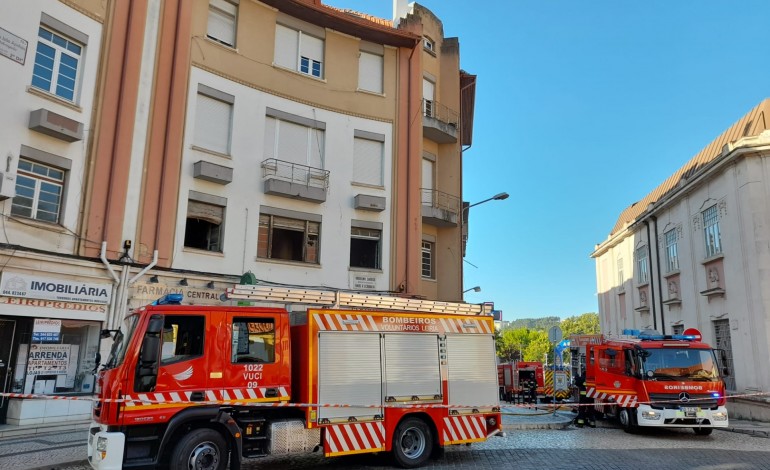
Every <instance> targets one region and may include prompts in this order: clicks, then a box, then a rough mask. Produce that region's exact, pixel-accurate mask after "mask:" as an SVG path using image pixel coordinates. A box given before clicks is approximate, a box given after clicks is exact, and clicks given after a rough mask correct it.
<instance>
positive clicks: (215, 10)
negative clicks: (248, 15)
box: [206, 0, 238, 47]
mask: <svg viewBox="0 0 770 470" xmlns="http://www.w3.org/2000/svg"><path fill="white" fill-rule="evenodd" d="M237 15H238V3H237V2H236V1H230V0H211V1H210V2H209V23H208V29H207V32H206V36H207V37H208V38H209V39H213V40H214V41H217V42H221V43H222V44H224V45H226V46H230V47H235V31H236V27H235V26H236V17H237Z"/></svg>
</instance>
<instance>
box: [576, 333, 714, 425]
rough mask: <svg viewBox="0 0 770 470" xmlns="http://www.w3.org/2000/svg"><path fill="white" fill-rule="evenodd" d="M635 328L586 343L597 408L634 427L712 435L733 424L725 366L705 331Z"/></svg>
mask: <svg viewBox="0 0 770 470" xmlns="http://www.w3.org/2000/svg"><path fill="white" fill-rule="evenodd" d="M634 333H635V336H634V337H624V338H621V339H606V338H604V339H602V340H601V341H600V342H597V343H589V344H587V345H586V346H585V348H586V364H585V365H586V388H587V396H588V397H589V398H593V399H594V401H595V404H596V410H598V411H599V412H601V413H605V414H607V415H610V416H614V417H617V418H618V419H619V421H620V423H621V424H622V425H623V428H624V429H625V430H626V431H628V432H631V431H633V430H635V429H636V428H637V427H638V426H657V427H676V428H682V427H692V428H693V430H694V431H695V433H696V434H698V435H708V434H711V431H712V430H713V429H714V428H721V427H727V424H728V417H727V409H726V408H725V402H726V397H725V385H724V382H723V380H722V374H723V371H720V367H719V366H718V364H719V362H718V360H717V355H716V354H715V351H714V349H712V348H711V346H709V345H708V344H706V343H703V342H701V335H700V332H698V330H695V329H690V330H686V331H685V332H684V334H682V335H661V334H659V333H657V332H654V331H653V332H649V331H648V332H642V333H639V332H634Z"/></svg>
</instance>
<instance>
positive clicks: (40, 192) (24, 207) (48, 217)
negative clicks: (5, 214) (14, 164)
mask: <svg viewBox="0 0 770 470" xmlns="http://www.w3.org/2000/svg"><path fill="white" fill-rule="evenodd" d="M63 190H64V171H63V170H59V169H56V168H54V167H51V166H48V165H43V164H42V163H37V162H33V161H30V160H25V159H23V158H21V159H19V173H18V175H17V176H16V197H14V198H13V203H12V205H11V214H13V215H18V216H20V217H28V218H30V219H36V220H42V221H45V222H53V223H58V222H59V212H60V211H61V203H62V193H63Z"/></svg>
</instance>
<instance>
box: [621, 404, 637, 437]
mask: <svg viewBox="0 0 770 470" xmlns="http://www.w3.org/2000/svg"><path fill="white" fill-rule="evenodd" d="M618 419H619V420H620V425H621V426H623V430H624V431H625V432H627V433H633V432H634V431H636V413H634V409H633V408H621V409H620V410H619V411H618Z"/></svg>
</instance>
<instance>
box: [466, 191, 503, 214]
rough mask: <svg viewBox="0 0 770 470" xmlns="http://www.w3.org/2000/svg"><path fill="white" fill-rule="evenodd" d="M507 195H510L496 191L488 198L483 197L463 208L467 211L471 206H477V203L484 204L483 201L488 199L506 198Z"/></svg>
mask: <svg viewBox="0 0 770 470" xmlns="http://www.w3.org/2000/svg"><path fill="white" fill-rule="evenodd" d="M508 196H510V195H509V194H508V193H497V194H495V195H494V196H492V197H490V198H487V199H484V200H483V201H479V202H474V203H473V204H469V205H467V206H465V210H466V211H467V210H468V209H470V208H471V207H473V206H478V205H479V204H484V203H485V202H489V201H502V200H503V199H508Z"/></svg>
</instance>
